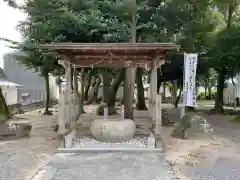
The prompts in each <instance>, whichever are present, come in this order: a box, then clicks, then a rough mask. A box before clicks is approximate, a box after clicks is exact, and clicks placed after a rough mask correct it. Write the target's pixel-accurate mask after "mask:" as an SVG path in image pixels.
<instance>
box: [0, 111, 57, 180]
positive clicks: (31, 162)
mask: <svg viewBox="0 0 240 180" xmlns="http://www.w3.org/2000/svg"><path fill="white" fill-rule="evenodd" d="M17 118H18V120H17V121H19V122H29V123H31V124H32V126H33V129H32V131H31V135H30V137H29V138H23V139H18V140H11V141H0V179H1V180H10V179H11V180H28V179H30V178H31V177H32V176H33V175H34V174H35V172H36V171H37V170H38V169H39V167H41V166H42V165H44V164H46V163H47V162H48V161H49V159H50V157H52V155H53V154H54V152H55V150H56V148H57V147H58V145H59V141H58V140H57V133H56V132H54V131H53V129H52V126H53V125H54V124H56V115H53V116H42V115H40V114H39V113H38V110H35V111H31V112H27V113H25V114H22V115H18V116H17Z"/></svg>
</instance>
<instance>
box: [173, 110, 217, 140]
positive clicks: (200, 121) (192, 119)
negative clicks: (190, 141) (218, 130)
mask: <svg viewBox="0 0 240 180" xmlns="http://www.w3.org/2000/svg"><path fill="white" fill-rule="evenodd" d="M212 132H213V128H212V125H210V124H209V123H208V122H207V120H206V119H205V118H204V117H202V116H199V115H197V114H195V113H188V114H186V115H185V116H183V118H182V119H181V121H180V124H179V125H178V126H177V127H176V128H175V129H174V130H173V132H172V134H171V136H172V137H175V138H181V139H187V138H192V137H197V136H198V137H205V136H206V135H210V134H211V133H212Z"/></svg>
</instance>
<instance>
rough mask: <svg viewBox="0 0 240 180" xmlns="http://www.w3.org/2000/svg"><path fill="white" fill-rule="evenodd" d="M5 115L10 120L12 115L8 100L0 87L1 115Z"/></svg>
mask: <svg viewBox="0 0 240 180" xmlns="http://www.w3.org/2000/svg"><path fill="white" fill-rule="evenodd" d="M2 114H3V115H4V116H6V117H7V118H10V116H11V114H10V112H9V109H8V106H7V103H6V100H5V98H4V95H3V93H2V88H1V87H0V115H2Z"/></svg>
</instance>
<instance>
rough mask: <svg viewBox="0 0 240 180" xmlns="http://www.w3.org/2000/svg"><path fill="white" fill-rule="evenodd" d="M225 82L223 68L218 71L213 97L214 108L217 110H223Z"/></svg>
mask: <svg viewBox="0 0 240 180" xmlns="http://www.w3.org/2000/svg"><path fill="white" fill-rule="evenodd" d="M224 83H225V70H222V71H220V72H219V73H218V79H217V95H216V99H215V109H216V110H217V111H219V112H224V110H223V89H224Z"/></svg>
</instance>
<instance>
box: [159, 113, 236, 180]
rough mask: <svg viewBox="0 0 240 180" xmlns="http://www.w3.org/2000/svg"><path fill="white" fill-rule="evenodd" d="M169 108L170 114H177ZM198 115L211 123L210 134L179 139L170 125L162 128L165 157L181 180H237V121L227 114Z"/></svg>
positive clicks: (174, 115)
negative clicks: (211, 129)
mask: <svg viewBox="0 0 240 180" xmlns="http://www.w3.org/2000/svg"><path fill="white" fill-rule="evenodd" d="M173 111H174V110H173ZM173 111H172V112H171V115H172V117H179V116H178V115H177V114H178V113H176V112H173ZM201 115H202V116H205V117H206V119H207V120H208V121H209V122H210V123H211V124H212V125H213V128H214V133H213V136H212V137H208V138H206V139H197V140H196V139H188V140H180V139H174V138H171V136H170V134H171V132H172V130H173V128H172V127H168V128H163V129H162V132H163V135H162V137H163V141H164V144H165V150H166V159H167V160H168V162H169V163H170V164H171V165H172V168H173V170H174V171H175V173H176V174H177V175H178V177H179V178H180V179H183V180H204V179H207V180H217V179H223V180H225V179H226V180H239V179H240V178H239V177H240V166H239V165H240V125H239V124H235V123H232V122H230V121H229V120H230V119H232V117H231V116H222V115H204V114H201ZM176 119H177V118H176Z"/></svg>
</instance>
